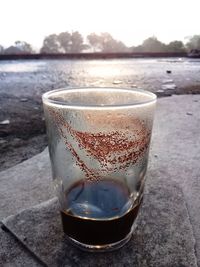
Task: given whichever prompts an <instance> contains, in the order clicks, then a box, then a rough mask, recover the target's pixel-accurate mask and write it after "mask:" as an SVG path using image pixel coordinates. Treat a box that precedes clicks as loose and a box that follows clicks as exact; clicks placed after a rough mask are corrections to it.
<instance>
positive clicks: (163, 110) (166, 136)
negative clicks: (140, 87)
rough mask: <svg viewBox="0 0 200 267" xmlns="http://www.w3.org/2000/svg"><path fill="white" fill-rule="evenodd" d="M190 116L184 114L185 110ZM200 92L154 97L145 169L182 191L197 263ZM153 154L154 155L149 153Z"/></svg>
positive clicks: (199, 254) (199, 256)
mask: <svg viewBox="0 0 200 267" xmlns="http://www.w3.org/2000/svg"><path fill="white" fill-rule="evenodd" d="M187 112H191V113H192V114H193V115H192V116H188V115H187V114H186V113H187ZM199 144H200V95H190V96H186V95H185V96H172V97H170V98H162V99H159V100H158V105H157V112H156V118H155V124H154V131H153V138H152V150H151V153H150V154H151V157H150V161H149V168H150V169H151V170H154V171H155V172H156V175H157V176H159V177H161V178H162V175H163V172H164V173H168V177H170V178H171V179H173V180H174V181H176V183H178V184H179V185H180V187H181V189H182V191H183V195H184V198H185V201H186V205H187V208H188V213H189V216H190V222H191V224H192V227H193V232H194V236H195V240H196V243H195V250H196V256H197V259H198V264H199V266H200V212H199V211H200V197H199V192H200V163H199V162H200V145H199ZM155 154H156V155H157V158H155V157H154V156H153V155H155Z"/></svg>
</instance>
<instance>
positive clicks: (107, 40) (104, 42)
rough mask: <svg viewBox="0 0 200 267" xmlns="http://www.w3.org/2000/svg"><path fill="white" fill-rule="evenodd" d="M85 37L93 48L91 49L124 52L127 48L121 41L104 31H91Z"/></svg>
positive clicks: (105, 51)
mask: <svg viewBox="0 0 200 267" xmlns="http://www.w3.org/2000/svg"><path fill="white" fill-rule="evenodd" d="M87 39H88V41H89V43H90V45H91V47H92V48H93V51H101V52H104V53H108V52H125V51H127V50H128V48H127V47H126V46H125V44H124V43H122V42H121V41H117V40H115V39H114V38H113V37H112V35H111V34H109V33H107V32H104V33H101V34H100V35H97V34H95V33H91V34H90V35H88V36H87Z"/></svg>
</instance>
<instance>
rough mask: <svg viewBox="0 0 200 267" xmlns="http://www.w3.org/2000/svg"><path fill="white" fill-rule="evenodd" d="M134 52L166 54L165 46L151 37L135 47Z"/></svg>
mask: <svg viewBox="0 0 200 267" xmlns="http://www.w3.org/2000/svg"><path fill="white" fill-rule="evenodd" d="M134 52H166V45H165V44H164V43H162V42H160V41H159V40H158V39H157V38H156V37H155V36H153V37H149V38H147V39H146V40H144V42H143V43H142V45H139V46H137V47H135V48H134Z"/></svg>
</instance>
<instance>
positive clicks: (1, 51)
mask: <svg viewBox="0 0 200 267" xmlns="http://www.w3.org/2000/svg"><path fill="white" fill-rule="evenodd" d="M3 53H4V48H3V46H2V45H0V54H3Z"/></svg>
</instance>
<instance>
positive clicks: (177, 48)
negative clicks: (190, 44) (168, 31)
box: [166, 41, 185, 52]
mask: <svg viewBox="0 0 200 267" xmlns="http://www.w3.org/2000/svg"><path fill="white" fill-rule="evenodd" d="M166 49H167V52H185V47H184V44H183V42H182V41H172V42H170V43H169V44H168V45H166Z"/></svg>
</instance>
